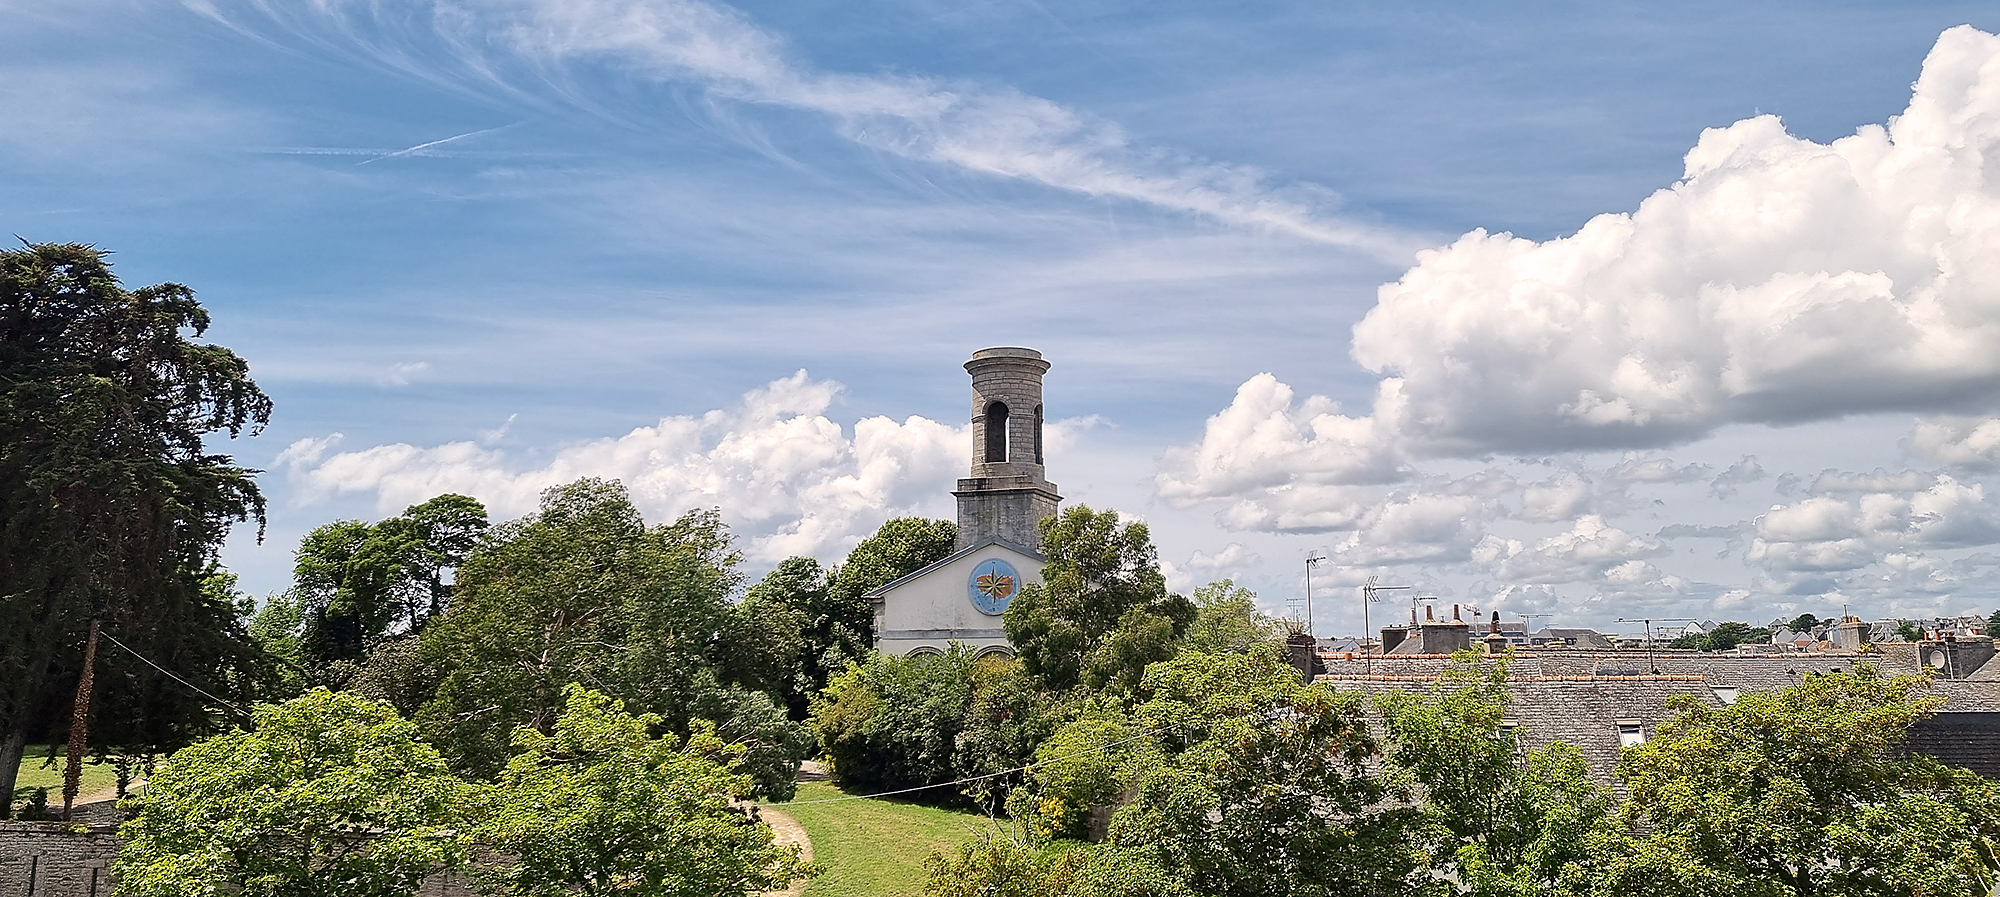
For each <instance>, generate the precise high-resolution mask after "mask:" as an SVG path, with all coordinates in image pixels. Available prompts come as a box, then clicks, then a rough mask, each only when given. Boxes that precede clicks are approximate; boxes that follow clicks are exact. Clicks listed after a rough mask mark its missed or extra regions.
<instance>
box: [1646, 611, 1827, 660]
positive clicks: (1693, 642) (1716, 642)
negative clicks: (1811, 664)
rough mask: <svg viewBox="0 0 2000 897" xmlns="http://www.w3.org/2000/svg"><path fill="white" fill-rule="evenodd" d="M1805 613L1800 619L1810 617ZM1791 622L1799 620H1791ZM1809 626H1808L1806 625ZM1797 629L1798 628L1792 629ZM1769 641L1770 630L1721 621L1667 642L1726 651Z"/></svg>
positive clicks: (1671, 645) (1669, 645)
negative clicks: (1707, 628)
mask: <svg viewBox="0 0 2000 897" xmlns="http://www.w3.org/2000/svg"><path fill="white" fill-rule="evenodd" d="M1811 616H1812V615H1811V614H1807V615H1805V617H1802V618H1801V619H1806V618H1810V617H1811ZM1792 622H1793V623H1797V622H1799V621H1798V620H1793V621H1792ZM1808 628H1810V627H1808ZM1794 631H1799V630H1794ZM1770 642H1771V630H1769V629H1760V628H1758V627H1754V626H1751V625H1750V624H1748V623H1738V622H1730V623H1722V624H1719V625H1717V626H1716V627H1715V629H1714V630H1712V631H1710V632H1705V633H1692V632H1690V633H1687V634H1685V635H1682V636H1681V637H1679V638H1677V639H1674V640H1673V641H1672V642H1669V643H1668V645H1667V646H1668V647H1670V648H1693V649H1697V650H1701V651H1728V650H1731V649H1734V648H1735V647H1736V646H1737V645H1765V644H1770Z"/></svg>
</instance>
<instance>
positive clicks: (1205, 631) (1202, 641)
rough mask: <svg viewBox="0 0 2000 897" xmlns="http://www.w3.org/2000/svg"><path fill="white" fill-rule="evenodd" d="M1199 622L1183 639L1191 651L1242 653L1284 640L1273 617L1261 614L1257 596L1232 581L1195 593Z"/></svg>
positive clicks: (1218, 582)
mask: <svg viewBox="0 0 2000 897" xmlns="http://www.w3.org/2000/svg"><path fill="white" fill-rule="evenodd" d="M1193 597H1194V606H1195V619H1194V623H1193V625H1191V626H1189V627H1188V630H1187V633H1186V635H1184V636H1182V639H1181V648H1182V650H1188V651H1204V652H1210V653H1213V652H1216V651H1228V650H1242V649H1245V648H1248V647H1250V646H1251V645H1256V644H1279V643H1280V642H1281V641H1282V639H1281V637H1280V636H1279V635H1278V630H1277V627H1276V626H1275V625H1273V622H1272V620H1271V619H1270V618H1268V617H1266V616H1264V615H1263V614H1261V613H1258V612H1257V593H1256V592H1252V591H1250V590H1249V589H1246V588H1243V587H1242V586H1239V585H1237V584H1236V583H1235V582H1233V581H1231V580H1227V579H1224V580H1218V581H1216V582H1212V583H1209V584H1208V585H1205V586H1202V587H1201V588H1198V589H1195V590H1194V596H1193Z"/></svg>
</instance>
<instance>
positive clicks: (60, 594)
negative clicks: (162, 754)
mask: <svg viewBox="0 0 2000 897" xmlns="http://www.w3.org/2000/svg"><path fill="white" fill-rule="evenodd" d="M208 325H209V316H208V312H207V310H205V309H203V308H202V306H201V304H200V303H198V302H196V301H195V298H194V291H193V290H190V289H188V288H187V287H185V286H181V285H179V284H171V283H168V284H159V285H156V286H149V287H142V288H139V289H137V290H131V291H128V290H126V289H124V288H123V287H122V286H121V285H120V284H119V282H118V279H117V277H115V276H114V275H113V274H112V272H111V269H110V267H109V266H108V265H107V264H106V263H105V260H104V254H103V253H102V252H100V251H98V250H96V249H94V248H91V247H89V246H83V245H78V244H60V245H58V244H29V245H26V246H25V247H24V248H22V249H17V250H8V251H0V433H5V434H6V438H5V439H0V599H4V600H0V795H9V794H11V793H12V791H13V785H14V770H15V768H16V764H17V762H18V760H19V759H20V755H21V750H22V746H23V744H24V742H25V741H26V740H27V739H29V738H31V737H34V736H37V735H40V734H42V733H45V732H47V731H48V730H49V729H50V728H52V727H53V726H56V725H60V722H61V721H62V720H66V718H67V711H66V710H63V709H61V703H62V702H61V700H60V699H59V698H58V696H62V695H67V694H70V693H71V692H72V691H73V690H74V688H75V684H76V679H77V676H78V673H79V672H80V669H79V667H80V662H81V659H82V656H83V650H82V647H83V642H84V639H85V638H86V635H87V633H88V631H89V629H90V622H91V620H93V619H96V620H98V621H100V622H101V623H102V624H103V628H104V631H105V632H107V633H111V634H112V635H114V636H115V637H116V638H117V639H119V640H120V641H122V642H124V643H126V644H128V645H131V646H132V647H133V648H134V649H136V650H138V651H140V652H142V653H144V654H146V655H147V656H149V657H153V658H158V659H161V660H162V662H163V663H164V664H166V665H167V666H169V667H170V668H171V669H173V670H174V671H175V673H177V674H178V675H180V676H182V677H183V678H186V679H188V680H190V681H193V682H196V683H198V684H200V685H202V686H204V687H205V688H207V690H209V691H212V692H217V693H229V692H232V691H237V692H239V693H240V694H239V696H248V692H247V691H245V690H246V689H249V688H251V687H253V686H255V685H256V683H257V680H258V678H259V676H258V669H257V667H258V664H257V658H256V657H255V655H254V651H253V649H252V648H251V646H250V645H249V642H248V639H247V637H246V636H245V634H244V633H243V631H242V628H241V627H240V626H239V625H238V623H237V620H236V612H237V608H236V607H235V606H234V604H233V603H231V602H226V601H218V600H217V598H216V597H215V596H214V595H213V594H211V593H210V592H208V591H206V590H204V588H203V584H202V580H203V577H204V576H205V575H207V574H208V573H209V571H210V568H211V565H212V563H213V560H214V558H215V553H216V550H217V548H218V547H219V546H220V545H221V544H222V541H223V539H224V538H225V537H226V536H227V534H228V531H229V528H230V526H231V524H233V523H235V522H239V521H247V520H252V519H255V520H257V521H258V523H259V525H260V526H261V525H262V522H263V513H264V497H263V495H262V493H261V492H259V491H258V489H257V485H256V483H255V482H254V480H253V479H252V475H253V474H254V473H255V471H251V470H248V469H246V468H243V467H241V466H238V465H237V464H236V463H235V462H234V461H233V460H232V459H231V458H229V457H228V456H226V455H218V454H210V453H209V451H208V448H207V446H206V445H205V439H207V438H209V437H211V436H212V435H213V434H216V433H227V434H228V435H229V436H232V437H234V436H237V435H239V434H241V433H242V432H243V431H244V430H245V429H246V428H247V429H249V430H250V431H252V432H253V433H254V432H255V431H257V430H259V429H261V428H262V426H263V425H264V423H265V422H266V421H268V420H269V418H270V413H271V402H270V399H269V398H267V397H266V396H265V395H264V393H263V392H262V391H260V390H259V389H258V388H257V385H256V383H255V382H253V381H252V380H251V379H250V376H249V367H248V365H247V364H245V363H244V361H243V359H241V358H239V357H237V356H236V355H235V354H234V353H232V352H230V351H229V350H228V349H226V348H223V347H221V346H217V345H213V344H207V343H201V342H198V341H197V340H199V338H200V337H201V336H202V334H203V332H204V331H206V330H207V328H208ZM98 663H99V664H100V667H99V669H98V677H97V682H98V686H97V687H98V706H99V710H98V713H97V716H98V719H100V720H104V721H106V722H107V726H106V727H105V728H103V729H102V731H101V733H99V734H101V735H102V736H103V738H105V739H113V738H115V739H117V740H118V741H120V742H123V743H127V744H141V745H167V744H182V743H186V741H188V740H191V739H193V738H197V737H200V736H201V735H204V734H207V733H209V732H213V731H215V730H216V728H218V727H219V726H220V725H221V722H222V721H221V719H220V718H219V716H218V714H217V713H216V711H215V708H213V707H211V706H209V702H208V700H207V699H205V698H201V697H199V696H198V695H196V694H194V693H193V692H191V691H189V690H187V689H186V688H185V687H183V686H180V685H178V684H175V683H173V682H171V680H169V679H168V678H167V677H166V676H165V675H163V674H161V673H160V672H158V671H157V670H154V669H152V668H150V667H148V666H146V665H144V664H143V663H141V662H139V661H137V660H136V659H134V658H132V657H131V656H130V655H127V654H125V653H124V652H122V651H119V650H117V649H111V648H107V649H106V650H105V651H103V652H100V653H99V655H98ZM232 686H234V688H232ZM10 808H11V801H0V818H3V817H5V816H6V815H7V811H8V810H9V809H10Z"/></svg>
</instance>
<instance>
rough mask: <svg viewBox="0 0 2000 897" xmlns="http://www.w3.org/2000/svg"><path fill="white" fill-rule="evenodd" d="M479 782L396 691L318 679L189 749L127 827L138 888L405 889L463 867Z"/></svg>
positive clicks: (343, 894) (366, 892)
mask: <svg viewBox="0 0 2000 897" xmlns="http://www.w3.org/2000/svg"><path fill="white" fill-rule="evenodd" d="M471 792H472V789H471V788H470V786H467V785H466V784H465V783H464V782H462V781H460V780H459V779H457V778H455V777H453V776H452V775H451V774H450V772H449V770H447V769H446V768H445V764H444V760H443V758H441V757H439V756H438V754H437V751H435V750H433V749H432V748H431V747H429V746H428V745H425V744H423V743H421V742H419V741H417V740H416V727H415V726H412V725H411V724H410V723H408V722H406V721H404V720H403V719H402V718H400V717H398V716H397V715H396V712H395V711H394V710H393V709H391V708H390V707H388V706H387V705H385V704H380V703H377V702H373V701H369V700H367V699H365V698H362V697H360V696H358V695H353V694H347V693H342V692H330V691H327V690H325V689H316V690H314V691H311V692H308V693H307V694H306V695H304V696H303V697H300V698H298V699H296V700H293V701H290V702H287V703H285V704H281V705H274V706H265V707H263V708H260V709H259V710H258V712H257V714H256V728H255V730H254V731H252V732H247V733H246V732H241V731H238V732H234V733H231V734H228V735H222V736H217V737H215V738H212V739H210V740H208V741H204V742H201V743H199V744H196V745H192V746H190V747H187V748H183V749H182V750H180V751H178V752H176V753H175V754H174V755H173V756H172V757H171V758H169V759H168V760H167V761H166V762H165V763H164V764H162V765H161V766H160V767H159V769H158V770H157V771H156V772H155V773H154V775H153V778H152V779H151V780H150V781H149V782H147V784H146V798H145V802H144V805H143V807H142V809H141V810H140V813H139V816H138V817H137V818H136V819H134V820H132V821H131V822H129V823H126V824H125V826H124V828H123V829H121V831H120V835H121V836H122V837H123V838H124V842H125V843H124V846H123V848H122V849H121V850H120V851H119V854H118V861H117V865H116V867H115V869H114V874H115V875H116V876H117V878H118V887H119V893H121V894H130V895H133V897H154V895H157V897H185V895H190V894H229V893H244V894H270V895H323V897H336V895H337V897H391V895H402V894H409V893H411V892H413V891H414V889H415V887H416V885H417V883H418V882H419V881H421V880H422V879H424V878H425V877H426V876H428V875H431V874H432V873H434V872H438V871H442V870H446V869H457V868H462V867H463V866H464V865H465V863H466V860H467V857H468V854H469V849H470V845H471V836H470V834H469V831H468V825H467V822H468V816H467V815H466V813H465V810H466V809H467V808H468V807H470V806H471V805H472V800H471Z"/></svg>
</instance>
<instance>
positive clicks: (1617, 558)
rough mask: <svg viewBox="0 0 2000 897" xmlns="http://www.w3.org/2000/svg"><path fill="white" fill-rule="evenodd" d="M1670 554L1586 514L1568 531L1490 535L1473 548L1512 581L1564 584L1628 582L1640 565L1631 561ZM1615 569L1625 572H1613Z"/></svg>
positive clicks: (1480, 561) (1485, 563)
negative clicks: (1528, 538) (1533, 536)
mask: <svg viewBox="0 0 2000 897" xmlns="http://www.w3.org/2000/svg"><path fill="white" fill-rule="evenodd" d="M1666 553H1668V552H1667V549H1666V548H1665V547H1663V546H1662V545H1661V544H1660V543H1659V542H1657V541H1655V540H1653V539H1648V538H1646V537H1644V536H1637V535H1633V534H1632V533H1628V532H1625V531H1624V530H1621V529H1619V528H1617V527H1615V526H1611V525H1610V524H1607V523H1605V522H1604V519H1603V518H1602V517H1599V516H1597V515H1595V514H1586V515H1584V516H1583V517H1581V518H1579V519H1578V520H1577V521H1576V524H1575V525H1574V526H1572V527H1570V528H1569V530H1568V531H1566V532H1562V533H1558V534H1556V535H1554V536H1550V537H1548V538H1545V539H1540V540H1537V541H1536V542H1535V543H1534V544H1532V545H1530V544H1528V543H1525V542H1522V541H1521V540H1518V539H1503V538H1500V537H1498V536H1487V537H1485V538H1484V539H1481V540H1480V542H1479V544H1478V545H1477V546H1476V547H1474V548H1473V549H1472V560H1473V562H1474V563H1477V564H1480V565H1482V566H1485V567H1487V568H1489V569H1491V570H1492V571H1493V572H1494V574H1495V575H1497V576H1498V577H1499V578H1500V579H1502V580H1505V581H1508V582H1517V583H1546V584H1560V583H1569V582H1584V581H1597V580H1604V581H1608V582H1616V583H1621V584H1625V583H1630V582H1631V581H1632V580H1633V577H1634V576H1635V575H1636V574H1637V572H1638V571H1639V569H1640V568H1629V564H1630V563H1637V562H1639V561H1641V560H1642V559H1644V558H1652V557H1659V556H1660V555H1663V554H1666ZM1641 567H1643V568H1650V565H1645V564H1641ZM1614 571H1622V572H1620V573H1619V575H1616V576H1613V575H1611V574H1612V573H1613V572H1614ZM1653 573H1654V574H1657V571H1653Z"/></svg>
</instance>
